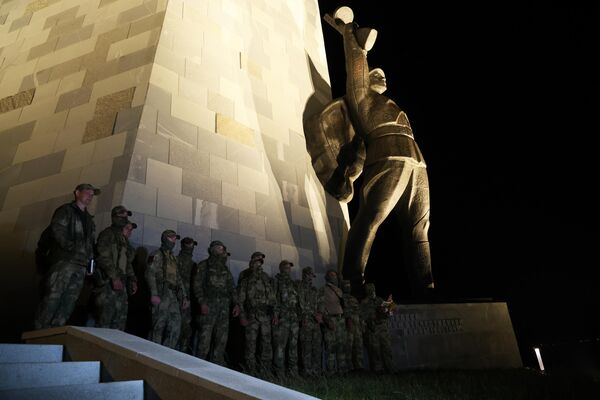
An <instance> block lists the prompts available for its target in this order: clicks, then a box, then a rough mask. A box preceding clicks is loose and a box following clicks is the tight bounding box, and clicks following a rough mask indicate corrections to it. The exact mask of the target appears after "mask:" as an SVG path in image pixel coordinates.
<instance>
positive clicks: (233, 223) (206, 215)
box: [194, 199, 240, 233]
mask: <svg viewBox="0 0 600 400" xmlns="http://www.w3.org/2000/svg"><path fill="white" fill-rule="evenodd" d="M194 225H200V226H203V227H209V228H213V229H217V230H219V231H227V232H236V233H237V232H238V231H239V229H240V221H239V211H238V210H236V209H233V208H230V207H224V206H221V205H218V204H215V203H211V202H209V201H205V200H201V199H197V200H196V213H195V219H194Z"/></svg>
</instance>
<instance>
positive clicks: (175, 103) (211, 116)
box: [171, 95, 216, 131]
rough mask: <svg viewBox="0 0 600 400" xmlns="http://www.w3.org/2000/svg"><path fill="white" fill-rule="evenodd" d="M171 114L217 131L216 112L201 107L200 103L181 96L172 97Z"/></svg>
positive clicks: (203, 127)
mask: <svg viewBox="0 0 600 400" xmlns="http://www.w3.org/2000/svg"><path fill="white" fill-rule="evenodd" d="M171 114H172V115H173V116H174V117H176V118H179V119H182V120H184V121H186V122H189V123H190V124H193V125H196V126H198V127H200V128H202V129H206V130H208V131H215V129H216V128H215V112H214V111H209V110H206V109H204V108H202V107H199V106H198V104H196V103H194V102H192V101H189V100H186V99H185V98H183V97H181V96H175V95H173V96H172V98H171Z"/></svg>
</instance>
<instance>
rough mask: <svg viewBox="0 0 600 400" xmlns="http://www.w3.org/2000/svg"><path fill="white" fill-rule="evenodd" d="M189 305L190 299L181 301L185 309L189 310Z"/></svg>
mask: <svg viewBox="0 0 600 400" xmlns="http://www.w3.org/2000/svg"><path fill="white" fill-rule="evenodd" d="M189 306H190V301H189V300H188V299H183V302H182V303H181V308H182V309H184V310H187V309H188V307H189Z"/></svg>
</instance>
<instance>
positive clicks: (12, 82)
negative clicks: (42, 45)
mask: <svg viewBox="0 0 600 400" xmlns="http://www.w3.org/2000/svg"><path fill="white" fill-rule="evenodd" d="M33 71H35V61H29V62H26V63H24V64H19V65H11V66H8V67H6V68H4V69H3V70H0V99H2V98H4V97H7V96H14V95H15V94H17V93H19V91H20V90H19V89H20V87H21V82H22V81H23V78H24V77H26V76H27V75H31V74H32V73H33Z"/></svg>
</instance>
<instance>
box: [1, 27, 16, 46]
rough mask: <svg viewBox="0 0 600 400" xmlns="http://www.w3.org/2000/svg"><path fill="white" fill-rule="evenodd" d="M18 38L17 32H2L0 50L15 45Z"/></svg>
mask: <svg viewBox="0 0 600 400" xmlns="http://www.w3.org/2000/svg"><path fill="white" fill-rule="evenodd" d="M18 37H19V31H12V32H10V33H6V32H2V34H1V35H0V48H1V47H6V46H8V45H10V44H12V43H15V42H16V41H17V39H18Z"/></svg>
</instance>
